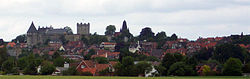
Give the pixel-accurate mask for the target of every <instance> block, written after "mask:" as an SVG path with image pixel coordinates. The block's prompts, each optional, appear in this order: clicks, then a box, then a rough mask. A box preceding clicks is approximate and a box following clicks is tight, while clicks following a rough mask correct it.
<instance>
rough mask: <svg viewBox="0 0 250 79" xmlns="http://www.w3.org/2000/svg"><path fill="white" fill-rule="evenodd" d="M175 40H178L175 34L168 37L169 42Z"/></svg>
mask: <svg viewBox="0 0 250 79" xmlns="http://www.w3.org/2000/svg"><path fill="white" fill-rule="evenodd" d="M177 39H178V37H177V35H176V34H175V33H174V34H172V35H171V37H170V40H172V41H174V40H177Z"/></svg>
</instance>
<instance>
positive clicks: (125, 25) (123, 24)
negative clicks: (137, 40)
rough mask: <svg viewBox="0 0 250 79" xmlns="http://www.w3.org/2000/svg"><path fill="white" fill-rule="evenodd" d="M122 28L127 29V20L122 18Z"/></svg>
mask: <svg viewBox="0 0 250 79" xmlns="http://www.w3.org/2000/svg"><path fill="white" fill-rule="evenodd" d="M122 29H124V30H125V29H128V27H127V22H126V21H125V20H124V21H123V23H122Z"/></svg>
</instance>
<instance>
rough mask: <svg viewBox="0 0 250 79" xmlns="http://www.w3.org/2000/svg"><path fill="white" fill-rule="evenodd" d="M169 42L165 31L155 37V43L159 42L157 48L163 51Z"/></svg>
mask: <svg viewBox="0 0 250 79" xmlns="http://www.w3.org/2000/svg"><path fill="white" fill-rule="evenodd" d="M166 40H167V35H166V33H165V32H164V31H162V32H159V33H157V34H156V36H155V42H157V48H158V49H161V48H162V46H163V45H164V44H165V42H166Z"/></svg>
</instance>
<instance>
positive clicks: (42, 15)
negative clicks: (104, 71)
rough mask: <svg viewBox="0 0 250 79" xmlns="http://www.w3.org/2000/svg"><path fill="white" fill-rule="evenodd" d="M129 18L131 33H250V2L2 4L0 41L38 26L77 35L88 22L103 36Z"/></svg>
mask: <svg viewBox="0 0 250 79" xmlns="http://www.w3.org/2000/svg"><path fill="white" fill-rule="evenodd" d="M123 20H126V21H127V23H128V24H127V25H128V28H129V29H130V32H131V33H133V35H134V36H137V35H139V33H140V31H141V29H142V28H144V27H151V28H152V30H153V32H154V33H157V32H160V31H165V32H166V34H167V36H171V35H172V34H173V33H176V34H177V35H178V36H179V37H182V38H188V39H192V40H194V39H197V38H198V37H216V36H229V35H231V34H240V33H241V32H244V34H250V0H0V29H1V30H0V38H3V39H4V40H5V41H10V40H12V39H14V38H15V37H16V36H18V35H20V34H25V33H26V32H27V30H28V28H29V26H30V24H31V22H32V21H33V22H34V24H35V26H36V28H38V26H41V27H42V26H50V25H52V26H53V27H54V28H63V27H65V26H69V27H71V28H72V30H73V32H74V33H76V23H77V22H89V23H90V24H91V25H90V27H91V28H90V31H91V33H94V32H97V33H98V34H104V32H105V28H106V26H108V25H115V26H116V29H117V31H119V30H120V28H121V25H122V21H123Z"/></svg>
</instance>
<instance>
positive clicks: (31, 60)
mask: <svg viewBox="0 0 250 79" xmlns="http://www.w3.org/2000/svg"><path fill="white" fill-rule="evenodd" d="M41 62H42V60H41V59H39V58H35V56H34V55H33V54H30V55H29V56H27V60H26V65H25V68H24V74H28V75H35V74H37V69H36V68H37V67H38V66H39V65H40V64H41Z"/></svg>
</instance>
